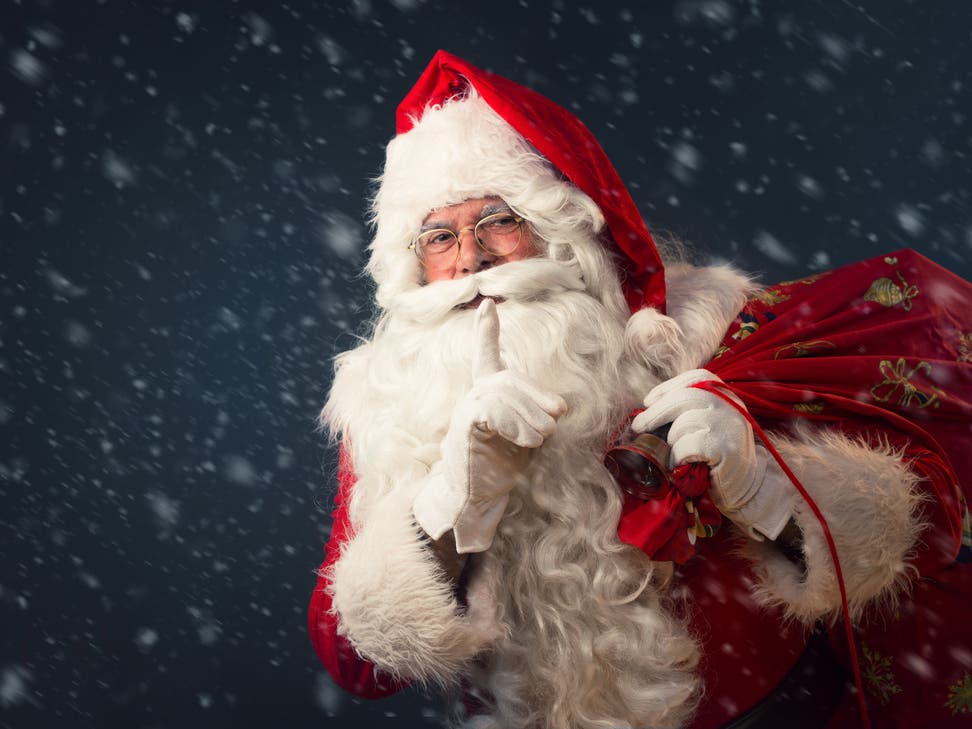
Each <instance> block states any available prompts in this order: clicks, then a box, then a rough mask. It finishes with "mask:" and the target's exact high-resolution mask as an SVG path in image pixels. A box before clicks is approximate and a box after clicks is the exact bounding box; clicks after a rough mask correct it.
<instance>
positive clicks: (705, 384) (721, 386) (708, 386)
mask: <svg viewBox="0 0 972 729" xmlns="http://www.w3.org/2000/svg"><path fill="white" fill-rule="evenodd" d="M692 387H697V388H699V389H700V390H705V391H706V392H711V393H713V394H714V395H718V396H719V397H721V398H722V399H723V400H725V401H726V402H727V403H729V404H730V405H732V406H733V407H734V408H735V409H736V410H737V411H738V412H739V414H740V415H742V416H743V417H744V418H745V419H746V420H747V421H748V422H749V424H750V425H751V426H752V428H753V432H754V433H756V435H758V436H759V438H760V440H762V442H763V445H764V446H766V450H768V451H769V452H770V454H772V456H773V458H775V459H776V462H777V463H778V464H780V468H782V469H783V472H784V473H785V474H786V475H787V478H789V479H790V482H791V483H792V484H793V485H794V486H795V487H796V490H797V491H799V492H800V496H802V497H803V500H804V501H805V502H806V503H807V505H808V506H809V507H810V510H811V511H813V515H814V516H815V517H816V518H817V521H818V522H820V526H821V528H822V529H823V533H824V537H825V538H826V539H827V548H828V549H829V550H830V558H831V559H832V560H833V562H834V572H835V573H836V575H837V585H838V587H839V588H840V604H841V607H842V608H843V616H842V618H843V620H842V622H843V624H844V633H845V635H846V638H847V648H848V651H849V653H850V661H851V670H852V671H853V673H854V685H855V686H856V687H857V702H858V705H859V707H860V710H861V720H862V723H863V726H864V729H871V718H870V716H869V714H868V713H867V702H866V701H865V699H864V682H863V680H862V678H861V665H860V661H859V660H858V657H857V643H856V642H855V640H854V627H853V625H852V624H851V619H850V609H849V608H848V605H847V588H846V586H845V585H844V575H843V572H842V571H841V569H840V558H839V557H838V556H837V545H836V544H835V543H834V538H833V536H832V535H831V533H830V528H829V527H828V526H827V520H826V519H825V518H824V515H823V513H821V511H820V509H819V508H818V507H817V504H816V502H814V500H813V499H812V498H811V497H810V494H809V493H807V490H806V488H804V486H803V484H802V483H800V479H798V478H797V477H796V474H795V473H793V471H792V470H791V469H790V467H789V466H788V465H787V464H786V461H784V460H783V457H782V456H781V455H780V454H779V451H777V450H776V448H775V447H774V446H773V444H772V443H771V442H770V440H769V438H767V437H766V433H765V432H763V429H762V428H761V427H760V426H759V423H757V422H756V419H755V418H754V417H753V416H752V415H751V414H750V412H749V410H747V409H746V408H745V407H744V406H743V405H740V404H739V403H738V402H736V401H735V400H733V399H732V398H731V397H729V395H727V394H726V393H725V392H723V390H728V391H729V392H733V388H732V385H730V384H728V383H725V382H717V381H715V380H704V381H702V382H696V383H695V384H694V385H692Z"/></svg>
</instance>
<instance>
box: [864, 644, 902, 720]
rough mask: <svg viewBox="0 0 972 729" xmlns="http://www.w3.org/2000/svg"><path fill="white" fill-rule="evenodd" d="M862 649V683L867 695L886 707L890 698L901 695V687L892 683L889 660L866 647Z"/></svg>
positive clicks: (892, 677)
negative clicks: (864, 684)
mask: <svg viewBox="0 0 972 729" xmlns="http://www.w3.org/2000/svg"><path fill="white" fill-rule="evenodd" d="M863 647H864V681H865V682H866V683H867V687H868V693H869V694H871V695H872V696H873V697H874V698H876V699H877V700H878V702H879V703H880V704H881V706H886V705H887V703H888V702H889V701H890V700H891V697H892V696H894V695H895V694H900V693H901V687H900V686H899V685H898V684H896V683H895V682H894V673H893V672H892V671H891V658H889V657H888V656H882V655H881V654H880V653H878V652H877V651H872V650H871V649H870V648H868V647H867V646H863Z"/></svg>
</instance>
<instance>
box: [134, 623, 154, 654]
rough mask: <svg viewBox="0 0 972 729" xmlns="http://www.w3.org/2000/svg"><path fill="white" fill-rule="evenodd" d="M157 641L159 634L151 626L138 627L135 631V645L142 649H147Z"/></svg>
mask: <svg viewBox="0 0 972 729" xmlns="http://www.w3.org/2000/svg"><path fill="white" fill-rule="evenodd" d="M158 642H159V634H158V633H157V632H156V631H154V630H152V629H151V628H139V629H138V631H137V632H136V633H135V645H137V646H138V647H139V648H140V649H141V650H143V651H149V650H151V649H152V648H153V647H155V644H156V643H158Z"/></svg>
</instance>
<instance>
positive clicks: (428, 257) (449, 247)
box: [415, 228, 457, 269]
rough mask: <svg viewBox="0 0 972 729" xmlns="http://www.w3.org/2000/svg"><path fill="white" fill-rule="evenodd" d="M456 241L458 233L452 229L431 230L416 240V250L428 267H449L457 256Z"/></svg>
mask: <svg viewBox="0 0 972 729" xmlns="http://www.w3.org/2000/svg"><path fill="white" fill-rule="evenodd" d="M456 243H457V239H456V235H455V233H453V232H452V231H451V230H445V229H444V228H443V229H436V230H429V231H426V232H425V233H422V235H420V236H419V237H418V240H416V241H415V251H416V252H417V253H418V257H419V259H420V260H421V261H422V263H423V264H425V267H426V268H431V269H440V268H448V267H449V266H451V265H452V263H453V261H455V258H456V250H457V249H456Z"/></svg>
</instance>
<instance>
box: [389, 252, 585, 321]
mask: <svg viewBox="0 0 972 729" xmlns="http://www.w3.org/2000/svg"><path fill="white" fill-rule="evenodd" d="M584 288H585V286H584V279H583V277H582V276H581V273H580V267H579V266H578V265H577V264H576V263H573V262H570V263H563V262H561V261H553V260H551V259H549V258H527V259H524V260H522V261H512V262H510V263H504V264H502V265H500V266H496V267H494V268H487V269H486V270H485V271H480V272H479V273H475V274H473V275H471V276H466V277H465V278H460V279H449V280H446V281H435V282H433V283H430V284H427V285H425V286H420V287H419V288H416V289H412V290H410V291H405V292H403V293H401V294H398V295H397V296H396V297H395V298H394V299H393V300H392V303H391V306H390V307H389V311H390V312H391V313H392V314H393V315H394V316H395V317H402V318H404V319H407V320H410V321H413V322H417V323H421V324H431V323H435V322H436V321H438V320H440V319H443V318H444V317H446V316H448V315H449V314H450V313H452V312H453V311H454V310H455V309H456V308H457V307H461V306H462V305H463V304H467V303H469V302H470V301H473V300H474V299H475V298H476V297H477V296H488V297H492V298H499V299H507V300H514V301H536V300H539V299H543V298H546V297H547V296H549V295H551V294H557V293H561V292H564V291H583V290H584Z"/></svg>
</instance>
